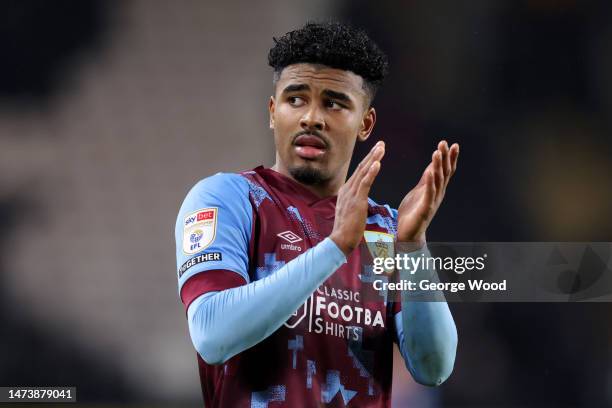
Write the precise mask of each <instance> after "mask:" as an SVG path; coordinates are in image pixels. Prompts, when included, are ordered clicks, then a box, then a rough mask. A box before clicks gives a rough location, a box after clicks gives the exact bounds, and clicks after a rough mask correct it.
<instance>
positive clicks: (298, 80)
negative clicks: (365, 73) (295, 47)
mask: <svg viewBox="0 0 612 408" xmlns="http://www.w3.org/2000/svg"><path fill="white" fill-rule="evenodd" d="M290 84H305V85H309V87H310V88H311V89H312V90H319V91H322V90H324V89H330V90H333V91H339V92H344V93H350V94H353V95H354V96H357V95H359V96H362V97H365V96H366V93H365V90H364V88H363V78H361V76H359V75H357V74H355V73H353V72H351V71H345V70H342V69H337V68H330V67H328V66H325V65H317V64H307V63H300V64H293V65H289V66H287V67H285V68H284V69H283V70H282V72H281V74H280V77H279V78H278V82H277V83H276V86H277V90H278V91H280V92H282V90H283V89H284V88H285V87H286V86H287V85H290Z"/></svg>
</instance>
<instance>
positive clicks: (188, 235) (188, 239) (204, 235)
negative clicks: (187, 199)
mask: <svg viewBox="0 0 612 408" xmlns="http://www.w3.org/2000/svg"><path fill="white" fill-rule="evenodd" d="M217 211H218V209H217V208H216V207H211V208H202V209H200V210H197V211H194V212H192V213H190V214H188V215H187V216H186V217H185V222H184V224H183V253H185V254H187V255H193V254H196V253H198V252H201V251H203V250H204V249H206V248H208V247H209V246H210V244H212V243H213V242H214V241H215V236H216V235H217Z"/></svg>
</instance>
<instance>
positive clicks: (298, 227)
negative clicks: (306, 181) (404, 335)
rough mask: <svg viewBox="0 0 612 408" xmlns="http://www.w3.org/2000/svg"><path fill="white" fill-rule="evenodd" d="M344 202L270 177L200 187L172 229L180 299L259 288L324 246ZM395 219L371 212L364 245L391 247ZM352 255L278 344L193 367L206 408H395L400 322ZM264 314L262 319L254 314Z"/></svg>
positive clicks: (385, 210) (258, 174)
mask: <svg viewBox="0 0 612 408" xmlns="http://www.w3.org/2000/svg"><path fill="white" fill-rule="evenodd" d="M335 204H336V197H335V196H334V197H327V198H319V197H318V196H316V195H315V194H314V193H313V192H311V191H310V190H308V189H307V188H306V187H304V186H303V185H301V184H300V183H298V182H296V181H294V180H293V179H291V178H289V177H286V176H284V175H282V174H280V173H278V172H275V171H274V170H271V169H266V168H263V167H261V166H260V167H257V168H256V169H254V170H252V171H246V172H243V173H240V174H223V173H219V174H217V175H215V176H212V177H209V178H207V179H204V180H202V181H200V182H199V183H198V184H196V185H195V186H194V188H193V189H192V190H191V191H190V192H189V194H188V195H187V198H186V199H185V201H184V203H183V205H182V207H181V210H180V212H179V216H178V219H177V224H176V242H177V268H178V281H179V295H180V296H181V299H182V301H183V303H184V304H185V307H186V308H188V307H189V304H190V303H191V302H192V301H193V300H194V299H196V298H197V297H199V296H201V295H202V294H204V293H207V292H210V291H220V290H224V289H229V288H232V287H237V286H240V285H245V284H248V283H250V282H254V281H257V280H259V279H262V278H264V277H266V276H268V275H270V274H272V273H274V272H275V271H276V270H278V269H279V268H281V267H282V266H283V265H285V264H286V263H287V262H290V261H291V260H292V259H293V258H295V257H296V256H299V255H300V254H302V253H304V252H305V251H307V250H308V249H309V248H312V247H313V246H315V245H317V244H318V243H319V242H321V241H322V240H323V239H325V238H326V237H327V236H329V234H330V233H331V231H332V228H333V225H334V215H335ZM396 226H397V224H396V211H395V210H392V209H391V208H389V207H388V206H386V205H385V206H383V205H378V204H376V203H375V202H374V201H372V200H371V199H370V200H368V215H367V220H366V232H365V234H364V235H365V236H366V237H367V240H368V241H377V240H378V241H385V242H390V241H391V242H392V241H393V237H394V235H395V232H396ZM367 256H368V255H367V251H363V248H360V249H356V250H355V251H353V253H351V254H350V255H349V256H348V257H347V262H346V263H345V264H344V265H342V266H341V267H340V268H339V269H338V270H337V271H336V272H335V273H333V274H332V275H331V276H330V277H329V278H328V279H327V280H326V281H325V282H323V283H322V284H321V285H320V286H319V287H318V288H317V289H316V290H315V291H314V293H312V295H311V296H310V297H309V298H308V299H307V300H306V302H305V303H304V304H303V305H302V306H301V307H300V308H299V309H298V310H297V311H296V312H295V313H294V314H293V315H292V316H290V317H289V319H288V320H287V321H286V322H285V324H284V325H283V326H281V327H280V328H279V329H278V330H277V331H275V332H274V333H273V334H272V335H270V336H269V337H267V338H266V339H264V340H263V341H261V342H260V343H259V344H257V345H255V346H253V347H251V348H249V349H247V350H244V351H243V352H241V353H239V354H237V355H235V356H234V357H232V358H230V359H229V360H228V361H226V362H225V363H224V364H221V365H209V364H207V363H206V362H205V361H204V360H203V359H202V358H201V356H199V355H198V356H197V359H198V367H199V372H200V380H201V385H202V392H203V397H204V402H205V406H206V407H321V406H325V407H388V406H390V400H391V381H392V361H393V342H394V341H395V339H396V333H395V327H394V317H393V316H394V315H395V314H396V313H397V312H398V311H399V310H400V305H399V303H394V302H391V301H390V299H387V298H386V297H385V296H382V295H380V294H379V293H376V292H375V291H374V289H373V287H372V282H373V280H374V279H375V278H374V277H375V276H376V279H381V276H380V275H374V274H373V273H372V268H371V266H368V265H371V262H368V260H367V259H365V258H367ZM253 313H254V314H256V313H257V310H253Z"/></svg>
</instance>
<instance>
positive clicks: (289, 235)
mask: <svg viewBox="0 0 612 408" xmlns="http://www.w3.org/2000/svg"><path fill="white" fill-rule="evenodd" d="M277 236H279V237H281V238H282V239H284V240H285V241H287V242H289V243H290V244H294V243H296V242H300V241H301V240H302V238H300V237H298V236H297V234H295V233H293V232H291V231H285V232H281V233H280V234H277Z"/></svg>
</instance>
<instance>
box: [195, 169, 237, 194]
mask: <svg viewBox="0 0 612 408" xmlns="http://www.w3.org/2000/svg"><path fill="white" fill-rule="evenodd" d="M248 192H249V185H248V183H247V180H246V179H245V178H244V177H243V176H241V175H240V174H235V173H217V174H215V175H212V176H210V177H206V178H204V179H202V180H200V181H198V182H197V183H196V184H195V185H194V186H193V187H192V188H191V190H190V191H189V193H188V194H187V196H190V195H195V196H207V195H213V196H217V197H219V198H237V197H236V196H244V197H247V196H248Z"/></svg>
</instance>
